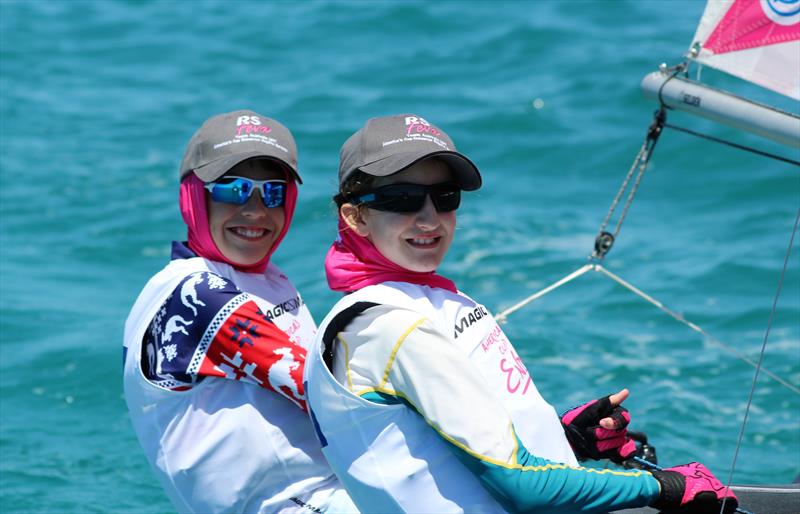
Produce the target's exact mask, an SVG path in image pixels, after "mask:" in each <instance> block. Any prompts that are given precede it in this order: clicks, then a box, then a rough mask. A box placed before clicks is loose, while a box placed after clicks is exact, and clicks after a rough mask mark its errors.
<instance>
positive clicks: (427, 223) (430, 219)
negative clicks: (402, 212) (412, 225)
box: [416, 195, 439, 230]
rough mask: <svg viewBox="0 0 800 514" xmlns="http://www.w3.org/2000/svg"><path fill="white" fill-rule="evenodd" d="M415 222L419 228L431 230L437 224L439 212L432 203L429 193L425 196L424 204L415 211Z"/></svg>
mask: <svg viewBox="0 0 800 514" xmlns="http://www.w3.org/2000/svg"><path fill="white" fill-rule="evenodd" d="M416 223H417V226H418V227H419V228H420V229H421V230H433V229H435V228H437V227H438V226H439V212H438V211H437V210H436V207H435V206H434V205H433V201H432V200H431V197H430V195H428V196H426V197H425V204H423V206H422V209H420V210H419V212H417V217H416Z"/></svg>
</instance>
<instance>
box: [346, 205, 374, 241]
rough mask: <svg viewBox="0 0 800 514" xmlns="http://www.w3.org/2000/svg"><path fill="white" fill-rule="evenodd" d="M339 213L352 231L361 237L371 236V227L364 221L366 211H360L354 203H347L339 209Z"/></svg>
mask: <svg viewBox="0 0 800 514" xmlns="http://www.w3.org/2000/svg"><path fill="white" fill-rule="evenodd" d="M339 213H340V214H341V216H342V219H343V220H344V222H345V224H346V225H347V226H348V227H349V228H350V230H352V231H353V232H355V233H356V234H358V235H359V236H361V237H368V236H369V227H367V224H366V222H365V221H364V209H359V208H358V207H356V206H355V205H353V204H352V203H346V204H343V205H342V206H341V207H339Z"/></svg>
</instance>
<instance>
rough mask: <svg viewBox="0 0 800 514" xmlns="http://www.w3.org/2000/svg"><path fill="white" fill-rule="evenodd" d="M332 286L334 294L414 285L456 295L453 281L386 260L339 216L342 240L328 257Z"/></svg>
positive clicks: (326, 271)
mask: <svg viewBox="0 0 800 514" xmlns="http://www.w3.org/2000/svg"><path fill="white" fill-rule="evenodd" d="M325 274H326V275H327V277H328V286H330V288H331V289H333V290H334V291H344V292H348V293H349V292H351V291H357V290H358V289H361V288H362V287H366V286H370V285H373V284H380V283H382V282H390V281H391V282H410V283H412V284H419V285H424V286H430V287H440V288H442V289H447V290H448V291H452V292H454V293H455V292H456V285H455V284H454V283H453V281H451V280H449V279H447V278H445V277H443V276H441V275H437V274H436V272H434V271H429V272H425V273H421V272H417V271H411V270H408V269H406V268H403V267H401V266H398V265H397V264H395V263H393V262H392V261H390V260H389V259H387V258H386V257H384V256H383V255H382V254H381V253H380V252H379V251H378V249H377V248H375V245H373V244H372V242H371V241H370V240H369V239H367V238H366V237H362V236H360V235H358V234H356V233H355V232H353V231H352V230H350V228H349V227H348V226H347V225H346V224H345V222H344V220H342V216H341V214H340V215H339V237H338V238H337V239H336V241H334V242H333V244H332V245H331V248H330V250H328V255H327V256H326V257H325Z"/></svg>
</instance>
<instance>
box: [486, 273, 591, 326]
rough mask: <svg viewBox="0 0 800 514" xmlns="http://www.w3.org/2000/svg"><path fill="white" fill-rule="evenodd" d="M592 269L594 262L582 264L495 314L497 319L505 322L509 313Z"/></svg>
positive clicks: (499, 321)
mask: <svg viewBox="0 0 800 514" xmlns="http://www.w3.org/2000/svg"><path fill="white" fill-rule="evenodd" d="M591 269H592V264H586V265H584V266H581V267H580V268H578V269H576V270H575V271H573V272H572V273H570V274H569V275H567V276H565V277H564V278H562V279H561V280H557V281H555V282H554V283H552V284H550V285H549V286H547V287H545V288H544V289H542V290H541V291H537V292H535V293H533V294H532V295H530V296H529V297H527V298H525V299H524V300H522V301H521V302H518V303H516V304H514V305H512V306H511V307H509V308H508V309H506V310H504V311H503V312H501V313H500V314H496V315H495V319H496V320H497V322H498V323H504V322H505V321H506V318H508V315H509V314H511V313H514V312H516V311H518V310H520V309H521V308H523V307H525V306H526V305H528V304H529V303H531V302H532V301H534V300H536V299H537V298H541V297H542V296H544V295H546V294H547V293H549V292H550V291H552V290H554V289H557V288H559V287H561V286H563V285H564V284H566V283H567V282H571V281H573V280H575V279H576V278H578V277H580V276H581V275H583V274H584V273H586V272H587V271H589V270H591Z"/></svg>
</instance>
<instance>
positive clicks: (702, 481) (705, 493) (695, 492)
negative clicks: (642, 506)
mask: <svg viewBox="0 0 800 514" xmlns="http://www.w3.org/2000/svg"><path fill="white" fill-rule="evenodd" d="M652 473H653V476H654V477H655V479H656V480H658V482H659V483H660V484H661V494H660V495H659V496H658V500H656V501H655V502H654V503H653V504H652V507H654V508H656V509H660V510H662V511H666V512H675V513H680V514H702V513H706V512H714V513H717V512H719V511H720V508H721V507H722V502H723V500H724V501H725V511H724V513H725V514H730V513H731V512H733V511H735V510H736V507H738V506H739V501H738V500H737V499H736V495H735V494H733V491H731V490H730V489H727V488H726V487H725V486H724V485H722V483H721V482H720V481H719V480H717V478H716V477H715V476H714V475H713V474H711V471H709V470H708V468H707V467H705V466H703V465H702V464H700V463H699V462H691V463H689V464H684V465H682V466H676V467H674V468H667V469H664V470H662V471H652ZM726 498H727V500H725V499H726Z"/></svg>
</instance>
